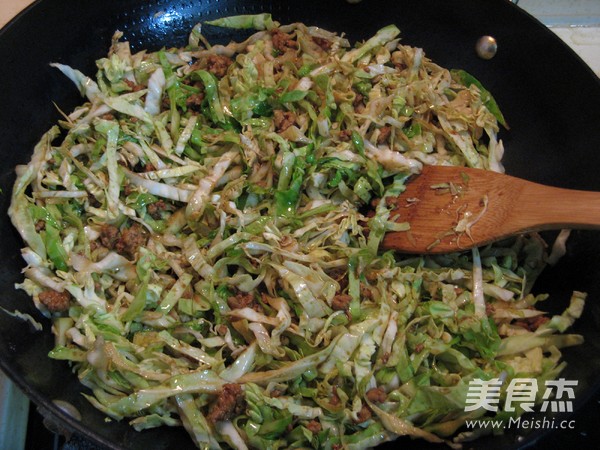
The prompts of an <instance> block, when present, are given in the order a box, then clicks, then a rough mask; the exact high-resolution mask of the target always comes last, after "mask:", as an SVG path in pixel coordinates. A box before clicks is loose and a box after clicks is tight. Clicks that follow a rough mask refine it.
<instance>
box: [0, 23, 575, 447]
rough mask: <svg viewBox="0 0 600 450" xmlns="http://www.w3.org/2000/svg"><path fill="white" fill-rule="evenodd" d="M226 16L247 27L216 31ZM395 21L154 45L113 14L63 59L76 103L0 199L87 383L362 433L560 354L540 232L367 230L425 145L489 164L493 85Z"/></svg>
mask: <svg viewBox="0 0 600 450" xmlns="http://www.w3.org/2000/svg"><path fill="white" fill-rule="evenodd" d="M215 26H217V27H233V28H243V29H247V28H254V29H255V30H258V31H257V32H256V33H255V34H253V35H252V36H250V37H249V38H248V39H247V40H245V41H243V42H232V43H231V44H229V45H226V46H223V45H215V46H210V45H209V44H208V41H207V39H206V38H205V37H204V36H203V35H202V32H204V31H205V30H207V29H208V30H210V29H211V27H215ZM399 35H400V30H398V28H396V27H395V26H393V25H390V26H388V27H385V28H383V29H381V30H380V31H378V32H377V33H376V34H375V35H374V36H373V37H372V38H370V39H368V40H366V41H365V42H363V43H358V44H357V45H356V46H354V47H350V44H349V42H348V41H347V40H346V39H345V38H343V37H340V36H338V35H336V34H335V33H332V32H329V31H326V30H323V29H320V28H316V27H307V26H306V25H304V24H301V23H293V24H289V25H280V24H279V23H277V22H275V21H273V20H272V18H271V16H270V15H268V14H261V15H255V16H235V17H229V18H223V19H219V20H216V21H212V22H207V23H205V24H198V25H197V26H195V27H194V29H193V30H192V34H191V36H190V39H189V42H190V45H189V46H188V47H186V48H180V49H177V48H169V49H163V50H160V51H158V52H154V53H152V52H145V51H144V52H140V53H138V54H134V55H132V54H131V52H130V49H129V45H128V43H127V42H120V41H119V37H120V34H116V35H115V38H114V42H113V46H112V47H111V51H110V53H109V55H108V57H107V58H103V59H102V60H100V61H98V64H97V66H98V70H99V71H98V75H97V79H96V80H93V79H91V78H89V77H87V76H86V75H84V74H82V73H81V72H79V71H78V70H75V69H73V68H70V67H68V66H65V65H61V64H53V66H54V67H56V68H58V69H59V70H61V71H62V72H63V73H64V74H65V75H66V76H67V77H69V78H70V79H71V80H72V81H73V82H74V83H75V85H76V87H77V88H78V89H79V90H80V92H81V94H82V95H84V96H85V97H86V98H87V103H85V105H83V106H82V107H80V108H78V109H77V110H76V111H74V112H73V113H72V114H71V115H70V116H68V117H69V120H67V121H65V122H61V124H60V127H61V128H62V129H60V128H59V127H58V126H56V127H53V128H52V129H51V130H50V131H49V132H48V133H47V134H46V135H44V136H43V137H42V139H41V140H40V143H39V144H38V145H37V146H36V148H35V150H34V153H33V157H32V159H31V162H30V163H29V164H28V165H27V166H23V167H20V168H18V171H17V175H18V176H17V181H16V183H15V185H14V190H13V195H12V204H11V207H10V210H9V213H10V217H11V219H12V221H13V224H14V225H15V227H16V228H17V230H18V231H19V233H20V234H21V236H22V238H23V241H24V245H25V248H24V250H23V257H24V259H25V261H26V263H27V267H26V269H25V270H24V276H25V280H24V282H23V283H21V284H19V285H18V287H19V288H21V289H23V290H25V291H26V292H27V293H28V294H29V295H30V296H31V297H32V298H33V300H34V302H35V304H36V305H37V306H38V307H39V308H40V309H41V310H42V311H43V312H44V313H45V314H46V315H48V316H49V317H51V318H52V319H53V321H54V331H55V333H56V348H55V349H54V350H53V351H52V352H51V353H50V357H52V358H56V359H63V360H67V361H69V362H70V364H72V366H73V369H74V371H75V372H76V373H77V374H78V375H79V378H80V380H81V382H82V384H83V385H85V386H86V388H87V389H88V390H87V391H86V393H85V394H84V395H85V397H86V398H87V399H88V400H89V401H90V402H91V403H92V404H93V405H95V406H96V407H97V408H98V409H100V410H101V411H103V412H104V413H105V414H106V415H108V416H110V417H112V418H113V419H116V420H123V419H127V420H130V421H131V424H132V426H134V427H135V429H137V430H142V429H147V428H152V427H158V426H183V427H184V428H185V430H187V432H188V433H189V434H190V436H191V439H192V440H193V442H194V443H195V444H196V445H197V446H198V447H199V448H209V449H219V448H225V447H228V446H233V447H236V448H273V449H277V448H323V449H334V448H335V449H337V448H348V449H359V448H369V447H373V446H376V445H378V444H380V443H383V442H385V441H388V440H392V439H396V438H398V437H399V436H411V437H413V438H423V439H426V440H428V441H431V442H444V441H445V442H448V443H451V439H452V436H453V435H456V434H458V433H459V432H460V431H461V427H462V426H463V425H464V423H465V421H466V420H469V419H471V418H473V413H470V412H465V410H464V405H465V399H466V392H467V386H468V383H469V380H472V379H474V378H483V379H492V378H497V377H499V378H502V379H504V380H506V382H507V383H506V384H508V382H509V381H510V380H511V379H512V378H514V377H515V376H517V375H519V376H527V377H532V378H536V379H538V380H545V379H549V378H553V377H556V376H558V374H559V372H560V371H561V370H562V368H564V363H562V362H561V361H560V350H559V349H560V348H562V347H566V346H569V345H577V344H579V343H581V341H582V337H581V336H578V335H568V334H567V335H564V334H562V333H563V332H565V331H566V330H567V329H568V328H569V327H570V326H571V325H572V324H573V322H574V321H575V320H576V319H577V318H578V317H579V316H580V315H581V314H582V310H583V306H584V301H585V294H583V293H579V292H576V293H574V295H573V298H572V300H571V305H570V306H569V308H567V310H566V311H565V312H564V313H563V314H561V315H558V316H555V317H552V318H548V317H547V316H546V315H545V313H544V312H543V311H541V310H539V309H538V305H537V303H538V301H541V300H544V299H545V298H546V296H544V295H534V294H533V293H532V292H531V288H532V285H533V283H534V281H535V279H536V277H537V275H538V274H539V273H540V271H541V270H542V268H543V266H544V263H545V257H546V255H545V245H544V243H543V242H542V241H541V239H540V238H539V237H538V236H536V235H525V236H519V237H516V238H514V239H511V240H507V241H504V242H500V243H496V244H493V245H490V246H487V247H485V248H480V249H475V250H473V251H472V252H464V253H453V254H448V255H437V256H407V255H402V254H398V253H394V252H385V253H384V252H382V251H380V250H379V243H380V242H381V239H382V238H383V236H384V235H385V233H386V232H387V231H389V230H394V231H406V232H410V230H409V229H408V227H407V225H406V224H405V223H403V214H405V212H404V210H403V208H401V207H398V206H397V205H395V204H394V201H393V200H394V196H396V195H397V194H399V193H400V192H402V191H403V189H404V186H405V183H406V182H407V179H408V178H409V176H410V175H411V174H414V173H418V172H419V171H420V170H421V169H422V167H423V166H424V165H428V164H440V165H448V164H452V165H459V166H471V167H480V168H484V169H488V170H497V171H501V170H503V169H502V165H501V162H500V159H501V157H502V153H503V151H504V149H503V147H502V142H501V141H500V140H499V139H498V137H497V133H498V132H499V123H500V124H504V118H503V117H502V116H501V113H500V112H499V109H498V106H497V105H496V103H495V102H494V101H493V98H492V97H491V94H490V93H489V92H487V91H485V89H483V87H482V86H481V85H480V83H478V82H477V81H476V80H475V79H474V78H473V77H472V76H470V75H469V74H466V72H463V71H453V72H451V71H448V70H446V69H444V68H442V67H440V66H438V65H436V64H435V63H433V62H432V61H431V60H429V59H428V58H427V56H426V55H425V53H424V51H423V50H422V49H418V48H413V47H410V46H407V45H401V44H399V38H398V36H399ZM490 207H492V206H490ZM468 227H469V223H465V224H464V230H463V231H466V232H468ZM19 317H23V318H25V319H27V320H31V318H30V317H29V316H26V315H25V316H24V315H20V316H19ZM503 395H505V394H504V393H503ZM503 414H504V412H503V411H499V412H498V414H497V417H499V418H503V417H504V418H506V417H508V416H506V415H503ZM490 417H493V415H490ZM470 431H471V432H472V433H474V434H473V435H476V434H477V433H476V432H475V431H473V430H470ZM464 436H466V435H464V434H458V438H457V439H458V440H461V439H464ZM451 444H452V443H451ZM452 445H454V446H456V445H458V444H452Z"/></svg>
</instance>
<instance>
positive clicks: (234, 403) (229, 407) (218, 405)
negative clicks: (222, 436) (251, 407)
mask: <svg viewBox="0 0 600 450" xmlns="http://www.w3.org/2000/svg"><path fill="white" fill-rule="evenodd" d="M245 407H246V399H245V397H244V391H243V390H242V387H241V386H240V385H239V384H237V383H229V384H224V385H223V388H222V389H221V392H220V393H219V395H218V396H217V399H216V400H215V401H214V402H212V403H211V405H210V407H209V410H208V416H207V418H208V420H210V421H211V422H212V423H216V422H220V421H224V420H231V419H233V418H234V417H236V416H239V415H240V414H242V413H243V412H244V409H245Z"/></svg>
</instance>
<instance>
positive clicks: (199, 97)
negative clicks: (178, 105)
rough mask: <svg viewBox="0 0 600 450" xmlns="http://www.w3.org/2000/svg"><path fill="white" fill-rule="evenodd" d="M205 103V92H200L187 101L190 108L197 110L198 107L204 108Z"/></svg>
mask: <svg viewBox="0 0 600 450" xmlns="http://www.w3.org/2000/svg"><path fill="white" fill-rule="evenodd" d="M203 101H204V92H198V93H197V94H192V95H190V96H189V97H188V98H186V99H185V104H186V106H187V107H188V108H192V109H193V110H196V109H197V107H199V106H202V102H203Z"/></svg>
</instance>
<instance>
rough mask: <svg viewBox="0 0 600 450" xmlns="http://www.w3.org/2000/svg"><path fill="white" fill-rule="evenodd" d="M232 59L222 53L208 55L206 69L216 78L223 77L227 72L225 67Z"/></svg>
mask: <svg viewBox="0 0 600 450" xmlns="http://www.w3.org/2000/svg"><path fill="white" fill-rule="evenodd" d="M232 62H233V61H232V60H231V59H230V58H229V57H227V56H224V55H208V58H207V60H206V70H208V71H209V72H210V73H212V74H213V75H214V76H216V77H217V78H223V77H224V76H225V75H226V74H227V68H228V67H229V66H230V65H231V63H232Z"/></svg>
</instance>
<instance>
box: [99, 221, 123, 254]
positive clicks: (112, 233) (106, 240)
mask: <svg viewBox="0 0 600 450" xmlns="http://www.w3.org/2000/svg"><path fill="white" fill-rule="evenodd" d="M118 240H119V229H118V228H117V227H115V226H114V225H109V224H104V225H102V228H101V229H100V242H102V245H104V246H105V247H106V248H108V249H110V250H112V249H113V248H115V245H116V244H117V241H118Z"/></svg>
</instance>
